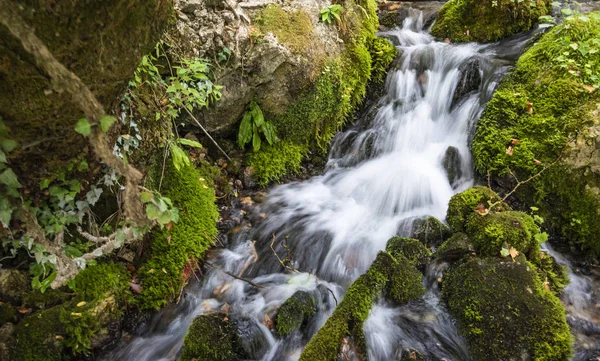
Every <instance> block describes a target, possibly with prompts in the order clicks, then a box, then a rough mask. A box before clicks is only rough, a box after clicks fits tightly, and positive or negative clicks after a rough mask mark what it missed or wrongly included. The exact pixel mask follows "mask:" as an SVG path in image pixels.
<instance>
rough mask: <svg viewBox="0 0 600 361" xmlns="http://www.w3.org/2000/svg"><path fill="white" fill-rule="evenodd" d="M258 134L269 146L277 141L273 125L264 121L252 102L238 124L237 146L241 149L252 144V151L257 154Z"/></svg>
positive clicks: (258, 145) (259, 143)
mask: <svg viewBox="0 0 600 361" xmlns="http://www.w3.org/2000/svg"><path fill="white" fill-rule="evenodd" d="M260 133H262V134H263V135H264V137H265V139H266V141H267V143H269V145H273V143H275V142H276V141H277V136H276V135H275V126H274V125H273V123H271V122H269V121H265V117H264V115H263V112H262V110H261V109H260V107H259V106H258V104H256V102H255V101H252V102H251V103H250V105H248V109H247V110H246V113H244V117H243V118H242V122H241V123H240V129H239V130H238V145H239V146H240V148H242V149H243V148H244V146H245V145H246V144H247V143H249V142H252V149H253V150H254V151H255V152H258V151H259V150H260V145H261V142H262V141H261V139H260Z"/></svg>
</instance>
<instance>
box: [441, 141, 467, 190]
mask: <svg viewBox="0 0 600 361" xmlns="http://www.w3.org/2000/svg"><path fill="white" fill-rule="evenodd" d="M443 165H444V169H445V170H446V174H448V181H449V182H450V184H451V185H454V181H456V180H457V179H459V178H460V177H461V176H462V167H461V159H460V152H459V151H458V148H456V147H448V149H446V154H445V155H444V161H443Z"/></svg>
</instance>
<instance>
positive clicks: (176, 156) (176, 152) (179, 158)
mask: <svg viewBox="0 0 600 361" xmlns="http://www.w3.org/2000/svg"><path fill="white" fill-rule="evenodd" d="M171 158H172V159H173V165H174V166H175V169H177V170H181V168H183V167H186V166H189V165H191V164H192V162H191V161H190V158H189V157H188V155H187V153H186V152H185V151H184V150H183V149H181V148H179V147H178V146H177V145H175V144H171Z"/></svg>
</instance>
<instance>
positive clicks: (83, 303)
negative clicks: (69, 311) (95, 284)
mask: <svg viewBox="0 0 600 361" xmlns="http://www.w3.org/2000/svg"><path fill="white" fill-rule="evenodd" d="M86 303H87V302H85V301H81V302H79V303H78V304H77V305H76V306H77V307H83V306H85V304H86Z"/></svg>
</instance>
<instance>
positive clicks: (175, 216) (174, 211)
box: [169, 208, 179, 223]
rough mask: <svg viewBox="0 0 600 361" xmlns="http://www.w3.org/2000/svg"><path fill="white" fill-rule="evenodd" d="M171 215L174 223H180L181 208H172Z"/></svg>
mask: <svg viewBox="0 0 600 361" xmlns="http://www.w3.org/2000/svg"><path fill="white" fill-rule="evenodd" d="M169 213H171V216H170V217H171V221H172V222H173V223H177V222H179V208H171V210H170V211H169Z"/></svg>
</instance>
